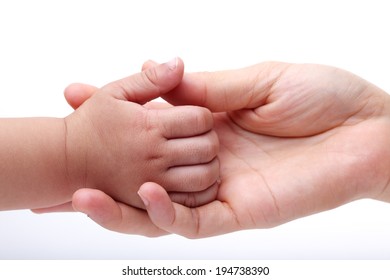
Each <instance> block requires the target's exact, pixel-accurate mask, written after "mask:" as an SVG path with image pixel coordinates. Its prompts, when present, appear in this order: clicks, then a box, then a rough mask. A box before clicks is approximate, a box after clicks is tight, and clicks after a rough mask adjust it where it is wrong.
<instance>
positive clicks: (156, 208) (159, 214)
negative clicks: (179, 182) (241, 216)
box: [138, 183, 242, 238]
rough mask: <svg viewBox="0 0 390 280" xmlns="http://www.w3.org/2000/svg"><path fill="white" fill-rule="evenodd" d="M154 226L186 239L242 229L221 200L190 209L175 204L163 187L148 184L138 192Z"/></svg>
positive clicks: (228, 207)
mask: <svg viewBox="0 0 390 280" xmlns="http://www.w3.org/2000/svg"><path fill="white" fill-rule="evenodd" d="M138 194H139V196H140V197H141V199H142V200H143V202H144V204H145V207H146V210H147V211H148V214H149V217H150V219H151V220H152V222H153V223H154V224H155V225H156V226H158V227H159V228H161V229H163V230H165V231H167V232H170V233H175V234H179V235H182V236H185V237H187V238H204V237H210V236H215V235H221V234H225V233H229V232H233V231H236V230H240V229H242V228H241V227H240V225H239V223H238V221H237V219H236V216H235V214H234V212H233V210H232V209H231V207H230V206H229V205H228V204H227V203H225V202H221V201H218V200H214V201H212V202H210V203H208V204H206V205H203V206H200V207H196V208H188V207H186V206H183V205H180V204H177V203H173V202H172V201H171V200H170V198H169V196H168V194H167V192H166V191H165V189H164V188H163V187H161V186H160V185H158V184H156V183H145V184H143V185H142V186H141V188H140V189H139V191H138Z"/></svg>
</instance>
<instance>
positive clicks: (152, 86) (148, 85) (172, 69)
mask: <svg viewBox="0 0 390 280" xmlns="http://www.w3.org/2000/svg"><path fill="white" fill-rule="evenodd" d="M183 72H184V63H183V61H182V60H181V59H180V58H174V59H173V60H171V61H169V62H167V63H163V64H159V65H157V66H156V67H152V68H149V69H147V70H145V71H142V72H141V73H138V74H135V75H132V76H129V77H127V78H124V79H121V80H118V81H115V82H112V83H110V84H108V85H106V86H104V87H103V88H102V91H103V92H107V93H109V94H111V95H112V96H114V97H115V98H118V99H122V100H128V101H131V102H135V103H138V104H144V103H146V102H148V101H150V100H153V99H155V98H157V97H160V96H162V95H163V94H165V93H167V92H169V91H171V90H172V89H173V88H175V87H176V86H177V85H178V84H179V83H180V82H181V79H182V77H183Z"/></svg>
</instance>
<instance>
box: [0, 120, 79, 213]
mask: <svg viewBox="0 0 390 280" xmlns="http://www.w3.org/2000/svg"><path fill="white" fill-rule="evenodd" d="M64 135H65V123H64V119H55V118H20V119H1V120H0V210H8V209H20V208H28V207H37V206H42V205H47V203H48V202H50V203H53V204H55V203H58V202H62V201H63V200H64V198H70V197H71V195H72V193H73V191H74V190H72V189H71V186H70V184H69V180H68V179H69V178H68V176H67V170H66V154H65V137H64Z"/></svg>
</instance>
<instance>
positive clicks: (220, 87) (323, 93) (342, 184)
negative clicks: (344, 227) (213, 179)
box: [139, 63, 390, 238]
mask: <svg viewBox="0 0 390 280" xmlns="http://www.w3.org/2000/svg"><path fill="white" fill-rule="evenodd" d="M164 98H166V99H167V100H168V101H169V102H170V103H172V104H175V105H180V104H192V105H199V106H204V107H207V108H209V109H210V110H212V111H213V112H216V113H215V115H214V116H215V126H216V131H217V134H218V136H219V139H220V143H221V150H220V152H219V159H220V163H221V175H220V176H221V178H220V186H219V192H218V197H217V200H216V201H214V202H212V203H209V204H207V205H204V206H201V207H197V208H187V207H184V206H182V205H178V204H174V203H173V204H171V203H170V201H169V200H168V196H167V195H166V193H165V191H163V189H162V188H161V187H159V186H157V185H156V184H145V185H144V186H142V187H141V189H140V192H139V193H140V195H141V197H143V198H144V200H145V201H146V204H147V210H148V213H149V216H150V217H151V219H152V221H153V222H154V224H156V225H157V226H158V227H160V228H162V229H164V230H166V231H168V232H174V233H178V234H181V235H184V236H187V237H191V238H197V237H206V236H210V235H218V234H223V233H227V232H230V231H236V230H241V229H249V228H265V227H272V226H276V225H279V224H282V223H284V222H287V221H290V220H293V219H296V218H299V217H302V216H306V215H309V214H312V213H316V212H319V211H323V210H328V209H331V208H334V207H337V206H339V205H341V204H344V203H347V202H350V201H352V200H355V199H359V198H365V197H371V198H378V199H382V200H387V201H388V200H389V193H388V183H389V171H388V170H389V166H390V161H389V154H390V149H389V145H388V143H389V140H390V131H389V129H388V128H389V127H390V111H389V97H388V95H387V94H386V93H385V92H383V91H381V90H380V89H378V88H377V87H375V86H374V85H372V84H370V83H368V82H366V81H364V80H362V79H361V78H359V77H357V76H355V75H352V74H351V73H348V72H346V71H343V70H340V69H336V68H332V67H327V66H319V65H298V64H284V63H263V64H258V65H255V66H252V67H249V68H246V69H241V70H235V71H225V72H216V73H197V74H187V75H185V77H184V79H183V81H182V83H181V85H180V86H179V87H178V88H176V89H175V90H174V92H172V93H170V94H168V95H166V96H165V97H164ZM217 112H222V113H217Z"/></svg>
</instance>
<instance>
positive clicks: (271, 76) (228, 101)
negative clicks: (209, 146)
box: [142, 60, 289, 112]
mask: <svg viewBox="0 0 390 280" xmlns="http://www.w3.org/2000/svg"><path fill="white" fill-rule="evenodd" d="M156 65H157V63H156V62H154V61H152V60H149V61H147V62H145V63H144V65H143V66H142V69H151V68H152V67H156ZM288 66H289V64H288V63H281V62H264V63H260V64H256V65H253V66H250V67H246V68H242V69H237V70H228V71H218V72H200V73H185V74H184V77H183V80H182V82H181V83H180V85H179V86H178V87H176V88H175V89H174V90H172V91H171V92H170V93H169V94H166V95H164V96H163V98H164V99H165V100H166V101H168V102H169V103H171V104H173V105H197V106H202V107H206V108H208V109H210V110H211V111H213V112H227V111H235V110H241V109H253V108H256V107H259V106H261V105H264V104H265V103H266V100H267V97H268V96H269V95H270V93H271V92H272V88H273V85H274V84H275V83H276V82H277V81H278V79H279V77H280V75H281V74H282V73H283V71H284V69H286V68H287V67H288Z"/></svg>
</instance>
